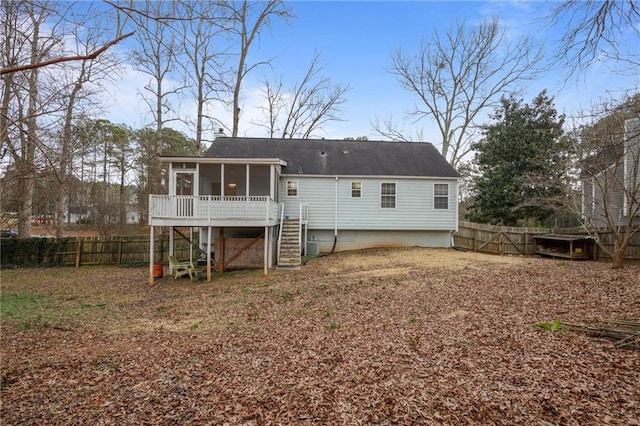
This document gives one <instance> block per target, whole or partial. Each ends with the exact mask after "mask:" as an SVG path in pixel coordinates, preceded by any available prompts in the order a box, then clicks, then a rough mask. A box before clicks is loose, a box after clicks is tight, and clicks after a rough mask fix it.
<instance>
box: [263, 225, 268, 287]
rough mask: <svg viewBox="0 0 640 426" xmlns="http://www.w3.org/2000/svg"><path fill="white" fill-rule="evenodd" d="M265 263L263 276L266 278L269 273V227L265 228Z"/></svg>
mask: <svg viewBox="0 0 640 426" xmlns="http://www.w3.org/2000/svg"><path fill="white" fill-rule="evenodd" d="M262 263H263V265H264V266H263V271H262V273H263V275H264V276H265V277H266V276H267V273H268V271H269V266H268V263H269V227H268V226H265V227H264V261H263V262H262Z"/></svg>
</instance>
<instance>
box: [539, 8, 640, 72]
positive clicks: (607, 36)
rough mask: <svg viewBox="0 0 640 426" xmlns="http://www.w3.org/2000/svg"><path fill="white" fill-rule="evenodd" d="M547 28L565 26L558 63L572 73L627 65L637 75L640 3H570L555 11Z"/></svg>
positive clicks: (639, 41)
mask: <svg viewBox="0 0 640 426" xmlns="http://www.w3.org/2000/svg"><path fill="white" fill-rule="evenodd" d="M546 21H547V25H548V26H550V27H555V26H562V28H563V30H564V34H563V35H562V39H561V41H560V46H559V48H558V50H557V52H556V59H557V60H558V61H561V62H563V63H564V64H565V65H567V68H568V69H569V70H570V73H573V72H574V71H575V70H584V69H585V68H587V67H588V66H589V65H591V64H593V63H594V62H601V61H603V60H604V61H605V62H606V61H607V60H613V61H615V62H620V61H622V62H627V63H629V65H630V66H631V67H630V68H628V71H629V72H631V73H635V74H637V68H636V67H637V66H638V65H640V51H638V48H637V46H638V44H639V43H640V5H639V4H638V3H637V1H636V0H618V1H613V0H611V1H596V0H569V1H563V2H561V3H559V4H558V5H557V6H555V7H553V8H552V9H551V13H550V14H549V15H548V17H547V19H546Z"/></svg>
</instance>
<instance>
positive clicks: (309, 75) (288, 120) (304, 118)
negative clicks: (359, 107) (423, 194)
mask: <svg viewBox="0 0 640 426" xmlns="http://www.w3.org/2000/svg"><path fill="white" fill-rule="evenodd" d="M319 59H320V55H319V54H317V53H316V54H315V56H314V57H313V59H312V60H311V63H310V64H309V68H308V69H307V71H306V73H305V75H304V77H303V78H302V80H301V81H300V82H299V83H296V84H295V85H294V86H293V87H292V88H291V90H285V88H284V85H283V83H282V77H281V78H280V79H279V80H278V81H277V82H275V83H270V82H268V81H265V85H264V88H263V96H264V98H265V100H266V101H267V106H266V107H263V108H262V109H263V111H264V113H265V115H266V116H267V122H266V123H264V124H259V125H261V126H262V127H265V128H266V129H267V130H268V131H269V135H270V137H274V136H276V133H278V134H279V137H282V138H290V139H293V138H302V139H306V138H309V137H310V136H311V135H312V134H313V132H315V131H318V130H322V128H323V126H324V125H325V124H326V123H328V122H330V121H340V120H341V118H340V116H339V113H340V106H341V105H342V104H344V103H345V102H346V100H345V98H344V95H345V93H346V92H347V91H348V90H349V86H348V85H344V84H341V83H332V81H331V79H330V78H329V77H325V76H322V74H321V73H322V71H323V67H322V66H321V65H319Z"/></svg>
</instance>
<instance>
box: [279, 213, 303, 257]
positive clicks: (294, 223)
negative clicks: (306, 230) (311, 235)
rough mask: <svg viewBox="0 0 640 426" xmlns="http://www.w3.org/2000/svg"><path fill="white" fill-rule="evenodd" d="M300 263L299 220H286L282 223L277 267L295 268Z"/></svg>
mask: <svg viewBox="0 0 640 426" xmlns="http://www.w3.org/2000/svg"><path fill="white" fill-rule="evenodd" d="M301 263H302V258H301V248H300V219H287V220H284V221H283V223H282V236H281V237H280V255H279V256H278V266H279V267H296V266H300V265H301Z"/></svg>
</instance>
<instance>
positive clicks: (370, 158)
mask: <svg viewBox="0 0 640 426" xmlns="http://www.w3.org/2000/svg"><path fill="white" fill-rule="evenodd" d="M204 156H205V157H209V158H281V159H283V160H285V161H286V162H287V165H286V166H285V167H283V173H284V174H298V173H302V174H309V175H330V176H337V175H341V176H417V177H449V178H457V177H458V176H459V175H458V173H456V171H455V170H454V169H453V167H451V165H450V164H449V163H448V162H447V161H446V160H445V159H444V157H442V155H440V153H439V152H438V151H437V150H436V148H435V147H434V146H433V145H432V144H430V143H427V142H377V141H353V140H329V139H327V140H325V139H269V138H228V137H221V138H218V139H216V140H215V141H214V142H213V144H212V145H211V147H210V148H209V149H208V150H207V152H206V153H205V155H204Z"/></svg>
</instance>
